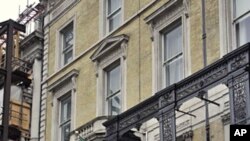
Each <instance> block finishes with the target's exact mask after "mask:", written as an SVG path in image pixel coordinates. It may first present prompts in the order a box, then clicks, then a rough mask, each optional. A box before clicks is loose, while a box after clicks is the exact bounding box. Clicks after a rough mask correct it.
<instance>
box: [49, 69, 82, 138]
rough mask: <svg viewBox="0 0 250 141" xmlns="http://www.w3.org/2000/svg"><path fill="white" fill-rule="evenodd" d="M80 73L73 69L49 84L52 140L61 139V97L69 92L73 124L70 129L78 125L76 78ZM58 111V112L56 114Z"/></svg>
mask: <svg viewBox="0 0 250 141" xmlns="http://www.w3.org/2000/svg"><path fill="white" fill-rule="evenodd" d="M78 74H79V71H78V70H75V69H73V70H71V71H70V72H69V73H67V74H65V76H64V77H61V78H60V79H59V80H57V81H56V82H54V83H52V84H51V85H49V86H48V92H49V93H50V94H51V95H52V101H51V103H50V104H51V107H52V113H51V114H52V125H51V126H52V128H51V140H60V138H61V132H59V130H60V127H59V120H60V117H59V115H60V113H59V111H60V99H61V98H62V97H64V96H66V95H67V94H69V92H70V93H71V94H70V96H71V125H70V130H71V131H73V130H74V129H75V127H76V123H75V117H76V112H75V110H76V78H77V76H78ZM55 113H56V114H55Z"/></svg>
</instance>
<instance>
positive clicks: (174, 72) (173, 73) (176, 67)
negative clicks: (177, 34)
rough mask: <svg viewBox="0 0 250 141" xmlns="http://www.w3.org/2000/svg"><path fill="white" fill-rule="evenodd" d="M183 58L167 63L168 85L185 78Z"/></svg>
mask: <svg viewBox="0 0 250 141" xmlns="http://www.w3.org/2000/svg"><path fill="white" fill-rule="evenodd" d="M183 72H184V68H183V58H182V56H181V57H178V58H177V59H174V60H173V61H172V62H170V63H169V64H168V65H166V77H167V78H166V80H167V82H166V83H167V85H171V84H173V83H176V82H178V81H180V80H181V79H183V77H184V73H183Z"/></svg>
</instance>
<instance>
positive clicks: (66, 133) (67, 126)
mask: <svg viewBox="0 0 250 141" xmlns="http://www.w3.org/2000/svg"><path fill="white" fill-rule="evenodd" d="M69 133H70V123H68V124H65V125H63V126H62V141H69Z"/></svg>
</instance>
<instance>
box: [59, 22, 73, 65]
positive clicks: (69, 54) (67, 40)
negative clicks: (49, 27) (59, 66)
mask: <svg viewBox="0 0 250 141" xmlns="http://www.w3.org/2000/svg"><path fill="white" fill-rule="evenodd" d="M61 34H62V39H63V44H62V55H63V57H62V59H63V60H62V62H63V65H66V64H68V63H69V62H70V61H71V60H72V59H73V38H74V36H73V22H72V23H70V24H69V25H68V26H67V27H65V28H64V29H63V30H62V31H61Z"/></svg>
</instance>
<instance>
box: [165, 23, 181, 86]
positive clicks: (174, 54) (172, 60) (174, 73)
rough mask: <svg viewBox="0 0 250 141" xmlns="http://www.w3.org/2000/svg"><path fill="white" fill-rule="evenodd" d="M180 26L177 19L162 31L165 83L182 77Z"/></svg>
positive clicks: (168, 83) (167, 83) (176, 80)
mask: <svg viewBox="0 0 250 141" xmlns="http://www.w3.org/2000/svg"><path fill="white" fill-rule="evenodd" d="M182 39H183V38H182V26H181V22H180V21H178V22H177V23H174V24H173V25H171V26H169V27H168V28H167V30H166V31H165V32H164V33H163V50H164V55H163V56H164V57H163V67H164V70H165V71H164V72H165V83H166V85H167V86H168V85H171V84H173V83H175V82H178V81H179V80H181V79H183V77H184V65H183V49H182Z"/></svg>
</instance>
